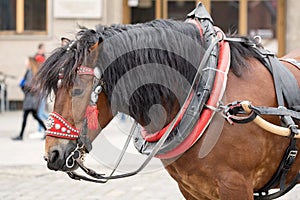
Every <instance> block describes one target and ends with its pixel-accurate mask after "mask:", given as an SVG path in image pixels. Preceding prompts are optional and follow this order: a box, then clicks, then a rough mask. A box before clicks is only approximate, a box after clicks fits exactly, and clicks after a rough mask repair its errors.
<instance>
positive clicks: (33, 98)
mask: <svg viewBox="0 0 300 200" xmlns="http://www.w3.org/2000/svg"><path fill="white" fill-rule="evenodd" d="M26 65H27V71H26V74H25V77H24V82H25V83H24V86H23V87H22V90H23V92H24V94H25V97H24V101H23V122H22V127H21V131H20V134H19V135H18V136H16V137H13V138H12V139H13V140H22V139H23V134H24V130H25V127H26V123H27V117H28V114H29V113H32V116H33V118H34V119H35V120H37V121H38V123H39V124H40V125H41V126H42V127H43V129H44V130H46V126H45V124H44V122H43V121H42V120H41V119H40V118H39V117H38V115H37V109H38V107H39V104H40V100H41V98H40V94H39V92H38V91H36V90H35V87H34V81H33V80H34V77H35V75H36V74H37V71H38V69H39V66H38V63H37V62H36V60H35V58H33V57H29V58H28V61H27V63H26Z"/></svg>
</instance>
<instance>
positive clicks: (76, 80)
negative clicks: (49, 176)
mask: <svg viewBox="0 0 300 200" xmlns="http://www.w3.org/2000/svg"><path fill="white" fill-rule="evenodd" d="M85 34H86V33H85ZM91 34H95V37H94V38H93V37H89V38H92V39H93V40H92V39H90V41H88V43H85V44H84V45H83V44H82V41H83V40H86V39H85V38H79V39H78V40H75V41H73V42H72V43H70V44H69V45H67V46H65V47H62V48H59V49H57V50H56V51H55V52H54V53H53V54H52V55H51V56H50V57H49V59H47V61H46V62H45V64H44V65H43V67H42V69H41V70H40V72H39V76H38V83H39V84H40V86H41V88H42V90H43V91H44V92H46V93H48V94H49V93H51V91H54V93H55V101H54V108H53V112H52V113H50V115H49V119H48V122H47V131H46V144H45V156H44V157H45V160H46V161H47V164H48V167H49V168H50V169H52V170H62V171H69V170H74V169H75V168H76V167H77V166H76V162H74V159H73V158H71V157H70V155H72V154H74V153H83V152H81V151H89V150H90V148H91V142H92V141H93V140H94V139H95V137H96V136H97V134H98V133H99V132H100V129H101V127H102V128H103V127H105V126H106V125H107V124H108V122H109V121H110V120H111V119H112V113H111V110H110V108H109V106H108V99H107V96H106V94H105V92H104V91H103V82H102V81H101V77H100V71H99V69H98V68H93V66H94V63H95V57H96V55H97V48H96V47H97V46H98V42H99V41H98V40H97V36H96V33H94V32H92V31H91ZM82 37H83V36H82ZM100 42H101V41H100ZM82 46H84V47H82ZM88 112H89V113H88ZM86 116H89V117H86ZM98 116H101V117H98ZM76 146H84V149H80V150H78V148H77V149H76ZM75 149H76V150H75ZM77 150H78V151H77Z"/></svg>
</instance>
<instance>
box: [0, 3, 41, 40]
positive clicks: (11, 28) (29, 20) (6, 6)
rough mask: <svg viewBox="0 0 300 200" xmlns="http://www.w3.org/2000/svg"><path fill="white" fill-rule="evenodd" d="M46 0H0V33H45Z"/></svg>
mask: <svg viewBox="0 0 300 200" xmlns="http://www.w3.org/2000/svg"><path fill="white" fill-rule="evenodd" d="M46 5H47V0H0V17H1V20H0V34H11V35H13V34H46V33H47V9H46Z"/></svg>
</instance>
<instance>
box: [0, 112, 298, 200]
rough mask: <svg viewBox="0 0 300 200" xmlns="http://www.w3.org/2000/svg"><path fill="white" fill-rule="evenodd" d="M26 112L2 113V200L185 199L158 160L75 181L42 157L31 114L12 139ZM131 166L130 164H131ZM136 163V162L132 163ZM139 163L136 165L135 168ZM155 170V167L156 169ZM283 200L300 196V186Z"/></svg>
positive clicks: (98, 165) (90, 160) (92, 162)
mask: <svg viewBox="0 0 300 200" xmlns="http://www.w3.org/2000/svg"><path fill="white" fill-rule="evenodd" d="M21 118H22V112H20V111H14V112H6V113H0V149H1V157H0V200H19V199H20V200H34V199H38V200H43V199H45V200H51V199H55V200H60V199H74V200H81V199H82V200H83V199H84V200H92V199H101V200H102V199H104V200H127V199H128V200H129V199H130V200H144V199H145V200H146V199H147V200H183V199H184V198H183V197H182V195H181V194H180V192H179V189H178V187H177V184H176V182H175V181H174V180H173V179H172V178H171V177H170V176H169V175H168V174H167V172H166V171H165V170H164V169H163V168H162V167H161V166H160V165H159V164H157V163H154V164H152V171H151V170H148V171H146V172H144V173H141V174H138V175H135V176H133V177H129V178H125V179H119V180H112V181H109V182H108V183H106V184H96V183H88V182H83V181H74V180H71V179H70V178H69V177H68V176H67V175H66V174H65V173H63V172H54V171H51V170H48V169H47V167H46V165H45V162H44V161H43V159H42V156H43V148H44V141H42V140H40V139H33V138H31V137H30V135H29V133H32V132H35V130H37V123H36V122H35V121H34V120H33V118H32V117H31V116H30V117H29V119H28V126H27V128H26V131H25V138H24V140H23V141H12V140H11V139H10V138H11V137H12V136H15V135H17V134H18V132H19V128H20V126H21V120H22V119H21ZM105 162H106V163H99V162H97V161H95V159H93V158H92V157H88V158H87V164H90V165H91V166H92V167H93V168H94V169H96V171H98V170H99V171H101V170H104V171H105V170H109V169H110V168H108V167H107V166H110V160H105ZM127 164H129V165H130V163H127ZM131 164H132V163H131ZM135 168H136V166H135V167H134V169H135ZM153 169H155V170H153ZM279 199H280V200H295V199H300V187H296V188H294V189H293V191H292V192H290V193H288V194H287V195H286V196H285V197H282V198H279Z"/></svg>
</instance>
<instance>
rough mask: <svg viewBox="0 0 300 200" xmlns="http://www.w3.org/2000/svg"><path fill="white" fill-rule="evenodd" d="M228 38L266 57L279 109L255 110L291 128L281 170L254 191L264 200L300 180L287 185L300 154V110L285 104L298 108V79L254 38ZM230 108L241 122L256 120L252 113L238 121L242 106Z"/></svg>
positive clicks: (299, 94)
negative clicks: (299, 124) (299, 146)
mask: <svg viewBox="0 0 300 200" xmlns="http://www.w3.org/2000/svg"><path fill="white" fill-rule="evenodd" d="M227 40H228V41H230V42H241V43H244V44H246V45H248V46H249V47H252V48H254V50H255V51H256V52H257V54H259V55H260V56H261V57H262V58H263V60H264V63H263V64H264V65H265V67H266V68H267V69H268V70H269V71H270V73H271V74H272V76H273V80H274V86H275V92H276V97H277V103H278V108H269V107H254V106H252V108H251V109H252V110H253V112H252V113H256V115H260V114H265V115H278V116H280V119H281V121H282V126H285V127H288V128H289V129H290V144H289V146H288V148H287V149H286V151H285V154H284V156H283V158H282V160H281V163H280V165H279V167H278V169H277V172H276V173H275V174H274V175H273V177H272V178H271V180H270V181H269V182H268V183H267V184H266V185H265V186H264V187H263V188H261V189H260V190H259V191H257V192H256V193H255V194H254V198H255V199H260V200H263V199H273V198H277V197H280V196H282V195H283V194H285V193H287V192H288V191H289V190H291V189H292V188H293V187H294V186H295V185H296V184H297V182H298V180H299V179H300V173H298V174H297V175H296V177H295V178H294V179H293V180H292V182H291V183H289V184H288V185H287V186H286V185H285V182H286V176H287V174H288V172H289V171H290V168H291V166H292V165H293V163H294V162H295V159H296V156H297V153H298V149H297V146H296V139H295V138H294V136H295V135H296V134H298V132H297V125H296V124H295V122H294V119H298V120H299V118H300V113H299V112H296V111H293V110H289V109H287V108H285V104H287V107H288V108H297V107H298V106H299V105H300V90H299V86H298V82H297V80H296V79H295V77H294V75H293V74H292V73H291V72H290V71H289V70H288V69H287V68H286V67H285V66H284V65H283V64H282V63H281V62H280V61H279V60H278V59H277V58H276V57H275V55H274V54H273V53H271V52H269V51H267V50H265V49H263V48H261V47H257V45H256V44H254V43H253V42H252V41H251V40H246V39H244V38H228V39H227ZM227 108H229V109H228V110H227V111H226V109H224V111H225V114H226V113H229V114H227V118H230V120H232V121H234V122H237V123H245V122H247V121H250V120H251V119H253V116H255V114H253V115H251V116H252V117H251V116H249V117H248V118H246V119H244V118H241V117H238V118H237V120H235V116H236V115H237V114H242V113H243V112H242V111H241V110H240V106H238V104H235V106H233V105H229V106H227ZM293 118H294V119H293ZM277 185H279V186H280V190H279V191H278V192H275V193H272V194H269V190H270V189H272V188H274V187H276V186H277Z"/></svg>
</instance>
